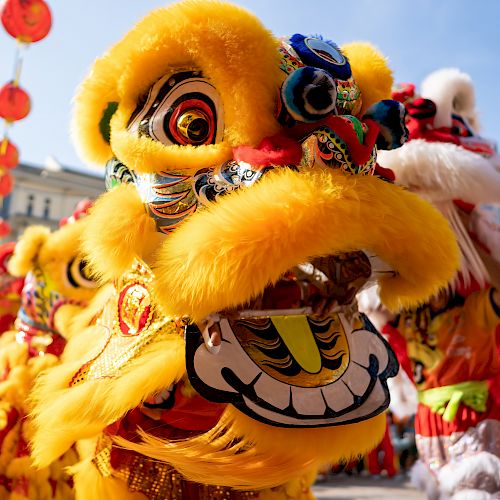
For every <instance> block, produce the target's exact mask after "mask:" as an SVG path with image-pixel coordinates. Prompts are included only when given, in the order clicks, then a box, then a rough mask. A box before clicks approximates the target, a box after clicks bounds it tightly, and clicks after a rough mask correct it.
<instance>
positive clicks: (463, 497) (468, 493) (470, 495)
mask: <svg viewBox="0 0 500 500" xmlns="http://www.w3.org/2000/svg"><path fill="white" fill-rule="evenodd" d="M444 498H446V499H448V498H450V497H444ZM497 499H498V497H497V496H493V495H490V494H489V493H487V492H486V491H482V490H461V491H459V492H458V493H455V495H453V496H452V497H451V500H497ZM439 500H442V498H440V499H439Z"/></svg>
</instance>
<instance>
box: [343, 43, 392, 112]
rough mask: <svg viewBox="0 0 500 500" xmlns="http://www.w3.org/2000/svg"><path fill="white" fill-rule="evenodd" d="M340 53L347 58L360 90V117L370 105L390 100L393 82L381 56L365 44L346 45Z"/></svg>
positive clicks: (389, 70) (371, 46)
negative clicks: (361, 103)
mask: <svg viewBox="0 0 500 500" xmlns="http://www.w3.org/2000/svg"><path fill="white" fill-rule="evenodd" d="M342 52H344V54H345V55H346V56H347V57H348V58H349V62H350V63H351V69H352V73H353V75H354V78H355V80H356V82H357V84H358V86H359V88H360V89H361V98H362V100H363V106H362V107H361V111H360V115H361V116H362V115H363V114H364V113H365V111H366V110H367V109H368V108H369V107H370V106H371V105H372V104H375V103H376V102H377V101H381V100H382V99H390V98H391V89H392V84H393V81H394V80H393V77H392V71H391V69H390V68H389V65H388V64H387V59H386V58H385V57H384V55H383V54H381V53H380V52H379V51H378V50H377V49H376V48H375V47H374V46H373V45H371V44H370V43H367V42H352V43H348V44H346V45H343V46H342Z"/></svg>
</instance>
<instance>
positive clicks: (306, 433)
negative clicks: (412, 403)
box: [116, 406, 386, 490]
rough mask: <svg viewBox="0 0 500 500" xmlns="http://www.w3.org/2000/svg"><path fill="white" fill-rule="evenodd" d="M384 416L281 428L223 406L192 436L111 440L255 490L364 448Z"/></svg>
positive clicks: (198, 474)
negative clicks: (214, 419) (218, 416)
mask: <svg viewBox="0 0 500 500" xmlns="http://www.w3.org/2000/svg"><path fill="white" fill-rule="evenodd" d="M385 422H386V417H385V415H379V416H377V417H374V418H373V419H370V420H368V421H364V422H360V423H356V424H349V425H343V426H338V427H324V428H316V429H285V428H279V427H271V426H269V425H265V424H261V423H260V422H257V421H255V420H253V419H251V418H249V417H247V416H245V415H243V414H242V413H240V412H239V411H237V410H236V409H235V408H234V407H231V406H229V407H228V408H227V409H226V411H225V412H224V414H223V416H222V417H221V419H220V421H219V422H218V424H217V425H216V426H215V427H214V428H213V429H211V430H210V431H208V432H207V433H205V434H202V435H201V436H197V437H195V438H191V439H185V440H180V441H164V440H162V439H159V438H156V437H153V436H150V435H147V434H145V433H144V434H143V438H144V442H143V443H141V444H135V443H131V442H129V441H126V440H125V439H123V438H116V442H117V443H118V444H119V445H121V446H123V447H125V448H128V449H131V450H135V451H137V452H139V453H142V454H144V455H147V456H149V457H152V458H156V459H158V460H161V461H163V462H166V463H168V464H170V465H172V466H173V467H174V468H175V469H177V470H178V471H179V472H180V473H181V474H183V475H184V476H185V477H186V478H187V479H189V480H191V481H196V482H199V483H204V484H219V485H224V486H229V487H232V488H236V489H242V490H245V489H256V490H260V489H265V488H272V487H274V486H278V485H280V484H283V483H287V482H289V481H293V480H294V479H295V478H297V477H299V476H301V475H302V474H304V471H310V470H317V468H318V467H319V466H320V464H322V463H325V462H338V461H340V460H343V459H344V460H349V459H351V458H353V457H355V456H359V455H363V454H365V453H366V452H367V451H369V450H371V449H373V448H374V447H375V446H376V444H377V443H379V442H380V440H381V439H382V436H383V434H384V430H385V425H386V423H385Z"/></svg>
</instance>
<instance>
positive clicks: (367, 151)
mask: <svg viewBox="0 0 500 500" xmlns="http://www.w3.org/2000/svg"><path fill="white" fill-rule="evenodd" d="M364 123H365V124H366V125H368V131H367V132H366V134H365V137H364V141H363V143H360V142H359V139H358V136H357V134H356V132H355V130H354V128H353V127H352V125H351V123H350V121H349V120H348V119H347V118H345V117H342V116H328V117H327V118H323V120H319V121H317V122H314V123H300V124H297V125H295V126H294V127H292V128H291V129H290V130H288V131H287V134H288V135H289V136H290V137H294V138H296V139H298V140H301V139H303V138H304V137H307V136H308V135H310V134H312V133H313V132H314V131H315V130H317V129H318V128H320V127H323V126H324V127H328V128H329V129H331V130H333V131H334V132H335V133H336V134H338V135H339V136H340V137H341V138H342V140H343V141H344V142H345V143H346V145H347V149H348V150H349V153H350V155H351V157H352V159H353V162H354V163H356V164H357V165H363V164H365V163H366V162H367V161H368V160H369V159H370V155H371V154H372V151H373V148H374V147H375V143H376V141H377V137H378V134H379V132H380V127H379V126H378V124H377V123H375V122H374V121H373V120H369V119H367V120H365V121H364Z"/></svg>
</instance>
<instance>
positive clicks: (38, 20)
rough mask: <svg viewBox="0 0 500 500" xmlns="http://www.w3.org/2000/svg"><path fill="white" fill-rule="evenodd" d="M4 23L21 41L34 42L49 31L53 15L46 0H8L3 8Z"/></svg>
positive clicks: (12, 34)
mask: <svg viewBox="0 0 500 500" xmlns="http://www.w3.org/2000/svg"><path fill="white" fill-rule="evenodd" d="M2 24H3V25H4V28H5V30H6V31H7V33H8V34H9V35H11V36H13V37H14V38H16V39H17V40H19V41H20V42H23V43H34V42H38V41H39V40H42V39H43V38H45V37H46V36H47V34H48V33H49V31H50V28H51V26H52V15H51V13H50V9H49V6H48V5H47V4H46V3H45V2H44V0H7V1H6V2H5V4H4V7H3V9H2Z"/></svg>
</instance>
